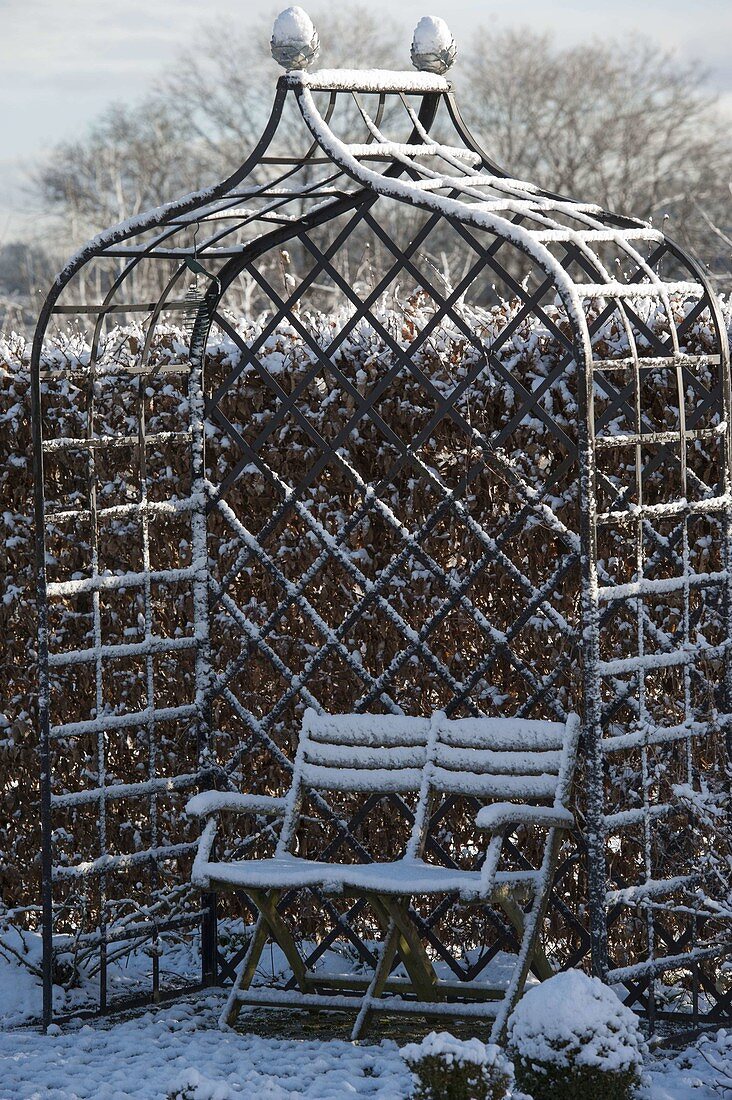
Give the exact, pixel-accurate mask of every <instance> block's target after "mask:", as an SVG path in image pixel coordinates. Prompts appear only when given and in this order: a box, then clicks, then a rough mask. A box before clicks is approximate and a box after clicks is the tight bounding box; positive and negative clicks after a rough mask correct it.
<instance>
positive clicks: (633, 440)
mask: <svg viewBox="0 0 732 1100" xmlns="http://www.w3.org/2000/svg"><path fill="white" fill-rule="evenodd" d="M726 431H727V425H726V424H718V425H717V426H716V427H714V428H699V429H697V430H693V431H685V432H680V431H679V432H645V433H642V434H640V435H622V434H621V435H600V436H597V438H596V439H595V448H596V449H597V450H600V451H606V450H609V449H610V448H613V447H637V446H641V447H643V446H647V445H648V444H651V443H654V444H660V443H680V442H682V441H683V442H685V443H691V442H693V441H694V440H695V439H715V438H717V437H719V438H722V437H724V435H725V433H726Z"/></svg>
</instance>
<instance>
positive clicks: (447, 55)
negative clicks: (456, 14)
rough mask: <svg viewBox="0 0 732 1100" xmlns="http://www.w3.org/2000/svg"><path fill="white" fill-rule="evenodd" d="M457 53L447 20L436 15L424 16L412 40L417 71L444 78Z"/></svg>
mask: <svg viewBox="0 0 732 1100" xmlns="http://www.w3.org/2000/svg"><path fill="white" fill-rule="evenodd" d="M456 53H457V48H456V46H455V39H454V38H453V37H452V34H451V32H450V28H449V27H448V25H447V23H446V22H445V20H444V19H440V18H439V17H438V16H436V15H423V16H422V18H421V19H420V21H419V23H418V24H417V26H416V27H415V28H414V37H413V38H412V64H413V65H414V67H415V69H419V70H420V71H421V72H423V73H437V74H438V75H439V76H442V74H443V73H446V72H447V70H448V69H449V68H450V66H451V65H452V63H453V61H454V60H455V54H456Z"/></svg>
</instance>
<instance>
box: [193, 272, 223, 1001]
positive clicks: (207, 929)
mask: <svg viewBox="0 0 732 1100" xmlns="http://www.w3.org/2000/svg"><path fill="white" fill-rule="evenodd" d="M219 293H220V284H218V282H217V281H212V283H211V285H210V286H209V288H208V291H207V293H206V296H205V299H204V300H203V301H202V302H201V305H200V307H199V310H198V313H197V315H196V318H195V321H194V324H193V330H192V333H191V340H190V362H191V370H190V374H189V376H188V403H189V417H190V433H191V482H192V485H191V489H192V495H193V496H194V497H195V499H196V506H195V507H194V508H193V510H192V512H191V536H192V553H193V565H194V578H193V619H194V630H195V635H196V675H195V679H196V684H195V690H196V706H197V709H198V725H197V749H198V770H199V774H200V775H201V776H202V777H204V776H206V775H207V773H210V753H211V746H210V738H211V647H210V639H209V586H208V551H207V539H206V514H207V513H206V483H205V481H206V452H205V447H206V431H205V416H206V410H205V400H204V363H205V353H206V340H207V338H208V333H209V328H210V324H211V317H212V316H213V309H214V303H215V302H216V300H217V297H218V294H219ZM217 950H218V934H217V921H216V895H215V894H207V895H205V897H204V898H203V918H202V921H201V980H202V982H203V984H204V985H214V984H215V983H216V975H217V966H216V953H217Z"/></svg>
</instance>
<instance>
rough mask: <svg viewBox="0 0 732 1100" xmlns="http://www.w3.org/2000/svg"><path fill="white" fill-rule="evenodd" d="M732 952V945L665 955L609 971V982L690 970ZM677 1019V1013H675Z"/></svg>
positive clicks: (719, 945)
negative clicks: (694, 966)
mask: <svg viewBox="0 0 732 1100" xmlns="http://www.w3.org/2000/svg"><path fill="white" fill-rule="evenodd" d="M730 950H732V944H717V945H715V946H714V947H699V948H696V949H695V950H693V951H690V952H688V953H687V954H685V955H665V956H664V957H663V958H660V959H651V960H649V961H648V962H642V963H636V964H635V966H622V967H618V968H617V969H616V970H609V971H608V974H607V980H608V982H612V983H616V982H627V981H632V980H633V979H634V978H643V977H652V976H653V975H654V974H662V973H663V972H664V970H690V969H691V968H692V967H693V965H694V963H696V962H700V961H701V960H702V959H714V958H718V957H719V958H721V957H723V956H725V955H728V954H729V953H730ZM674 1018H676V1013H674Z"/></svg>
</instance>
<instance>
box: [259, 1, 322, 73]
mask: <svg viewBox="0 0 732 1100" xmlns="http://www.w3.org/2000/svg"><path fill="white" fill-rule="evenodd" d="M270 48H271V50H272V57H273V58H274V59H275V61H276V62H277V64H278V65H281V66H282V68H283V69H307V67H308V66H309V65H310V64H311V62H312V61H314V60H315V56H316V54H317V52H318V50H319V48H320V39H319V38H318V32H317V31H316V29H315V26H314V25H313V21H312V19H311V18H310V16H309V15H308V13H307V12H306V11H303V10H302V8H285V10H284V11H281V12H280V14H279V15H278V16H277V18H276V19H275V21H274V27H273V28H272V39H271V41H270Z"/></svg>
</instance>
